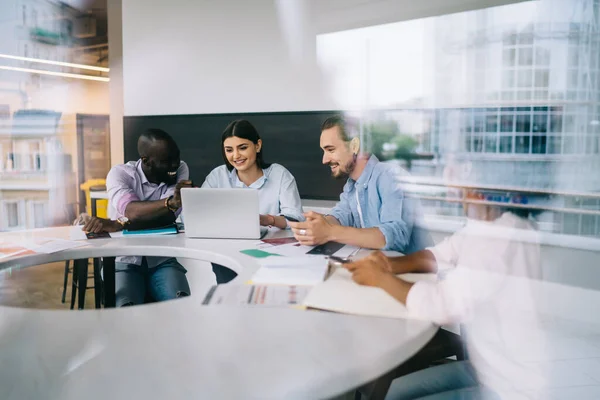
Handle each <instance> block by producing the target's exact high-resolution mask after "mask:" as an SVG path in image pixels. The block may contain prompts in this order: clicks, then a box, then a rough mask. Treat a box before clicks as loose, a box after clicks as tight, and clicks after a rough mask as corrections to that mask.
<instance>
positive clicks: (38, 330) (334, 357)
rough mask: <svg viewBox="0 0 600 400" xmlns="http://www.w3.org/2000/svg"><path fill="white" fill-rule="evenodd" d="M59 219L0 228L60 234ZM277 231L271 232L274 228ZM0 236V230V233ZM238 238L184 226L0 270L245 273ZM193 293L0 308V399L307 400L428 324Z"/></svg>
mask: <svg viewBox="0 0 600 400" xmlns="http://www.w3.org/2000/svg"><path fill="white" fill-rule="evenodd" d="M68 231H69V228H52V229H41V230H33V231H26V232H21V233H17V234H15V233H11V234H10V239H11V241H15V240H19V239H20V238H30V237H57V238H67V237H68ZM280 234H283V233H280ZM7 235H9V234H6V233H3V234H0V238H6V237H7ZM253 246H254V242H253V241H248V240H205V239H188V238H186V237H185V235H183V234H180V235H174V236H162V237H145V238H119V239H106V240H104V239H103V240H101V239H95V240H90V241H88V245H87V246H85V247H80V248H76V249H71V250H66V251H62V252H58V253H53V254H45V255H32V256H25V257H22V258H18V259H10V260H7V261H4V262H2V263H0V269H6V268H10V267H17V266H20V267H26V266H31V265H37V264H43V263H49V262H55V261H60V260H65V259H77V258H92V257H108V256H120V255H148V256H165V255H166V256H173V257H185V258H194V259H200V260H205V261H210V262H214V263H218V264H222V265H225V266H227V267H229V268H231V269H232V270H234V271H236V272H237V273H238V277H237V278H236V281H237V282H245V281H247V280H248V279H249V278H250V277H251V276H252V274H253V273H254V272H255V271H256V269H257V268H258V264H257V262H256V260H255V259H254V258H252V257H250V256H246V255H244V254H242V253H240V250H242V249H247V248H252V247H253ZM203 297H204V296H203V294H199V293H192V296H190V297H187V298H182V299H178V300H175V301H169V302H163V303H153V304H149V305H143V306H136V307H128V308H120V309H103V310H84V311H79V312H74V311H62V310H31V309H19V308H11V307H0V365H1V366H2V368H0V398H1V399H29V398H31V399H33V398H44V399H81V398H85V399H122V398H140V399H183V398H207V399H216V398H245V399H246V398H248V399H249V398H260V399H266V398H273V399H283V398H285V399H314V398H328V397H332V396H336V395H339V394H342V393H345V392H347V391H349V390H351V389H353V388H356V387H358V386H360V385H362V384H364V383H367V382H369V381H371V380H373V379H375V378H377V377H379V376H381V375H382V374H384V373H386V372H387V371H390V370H391V369H393V368H394V367H395V366H397V365H399V364H401V363H402V362H404V361H406V360H407V359H408V358H410V357H411V356H412V355H414V354H415V353H416V352H417V351H418V350H419V349H421V348H422V347H423V346H424V345H425V344H426V343H427V342H428V341H429V340H430V339H431V337H433V335H434V334H435V332H436V331H437V327H436V326H434V325H433V324H431V323H428V322H424V321H416V320H403V319H400V320H395V319H384V318H369V317H358V316H351V315H342V314H335V313H328V312H318V311H302V310H297V309H292V308H268V307H263V308H259V307H254V308H252V307H225V306H203V305H202V300H203Z"/></svg>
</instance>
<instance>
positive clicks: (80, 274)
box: [75, 258, 88, 310]
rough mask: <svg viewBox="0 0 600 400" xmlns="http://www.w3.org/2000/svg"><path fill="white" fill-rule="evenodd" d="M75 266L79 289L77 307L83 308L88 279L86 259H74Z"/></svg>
mask: <svg viewBox="0 0 600 400" xmlns="http://www.w3.org/2000/svg"><path fill="white" fill-rule="evenodd" d="M75 268H77V286H78V289H79V293H78V295H77V308H78V309H80V310H83V309H84V307H85V290H86V289H87V279H88V259H87V258H84V259H81V260H75Z"/></svg>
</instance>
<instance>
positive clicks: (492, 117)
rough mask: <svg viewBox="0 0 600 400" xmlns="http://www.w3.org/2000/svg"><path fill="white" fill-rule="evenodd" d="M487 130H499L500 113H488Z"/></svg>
mask: <svg viewBox="0 0 600 400" xmlns="http://www.w3.org/2000/svg"><path fill="white" fill-rule="evenodd" d="M485 130H486V132H497V131H498V115H497V114H496V113H494V114H488V115H487V117H486V120H485Z"/></svg>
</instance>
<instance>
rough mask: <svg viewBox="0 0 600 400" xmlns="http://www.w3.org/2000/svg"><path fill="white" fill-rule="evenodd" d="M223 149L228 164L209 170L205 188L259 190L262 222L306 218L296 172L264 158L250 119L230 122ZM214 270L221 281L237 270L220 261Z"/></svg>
mask: <svg viewBox="0 0 600 400" xmlns="http://www.w3.org/2000/svg"><path fill="white" fill-rule="evenodd" d="M221 151H222V154H223V161H225V164H224V165H221V166H219V167H217V168H215V169H213V170H212V171H211V173H210V174H208V176H207V177H206V180H205V181H204V183H203V184H202V187H203V188H250V189H256V190H258V198H259V212H260V224H261V226H276V227H278V228H280V229H287V228H288V224H287V219H286V217H288V218H291V219H294V220H298V221H303V220H304V216H303V211H302V204H301V202H300V194H299V193H298V187H297V186H296V180H295V179H294V176H293V175H292V174H291V173H290V172H289V171H288V170H287V169H285V168H284V167H283V166H282V165H279V164H268V163H266V162H265V161H264V159H263V142H262V139H261V138H260V136H259V134H258V132H257V131H256V128H255V127H254V126H253V125H252V124H251V123H250V122H248V121H246V120H237V121H233V122H231V123H230V124H229V125H227V127H226V128H225V131H224V132H223V135H222V136H221ZM217 267H218V268H217ZM213 271H214V272H215V275H216V276H217V283H225V282H228V281H230V280H231V279H233V278H234V277H235V273H234V272H233V271H230V270H229V269H226V268H224V267H222V266H219V265H214V264H213ZM230 274H233V275H232V276H231V275H230Z"/></svg>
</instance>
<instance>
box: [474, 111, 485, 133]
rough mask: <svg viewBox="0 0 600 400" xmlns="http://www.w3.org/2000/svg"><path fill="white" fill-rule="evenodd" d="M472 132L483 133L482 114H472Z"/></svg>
mask: <svg viewBox="0 0 600 400" xmlns="http://www.w3.org/2000/svg"><path fill="white" fill-rule="evenodd" d="M474 122H475V123H474V128H473V131H474V132H483V127H484V114H483V113H481V112H476V113H475V114H474Z"/></svg>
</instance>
